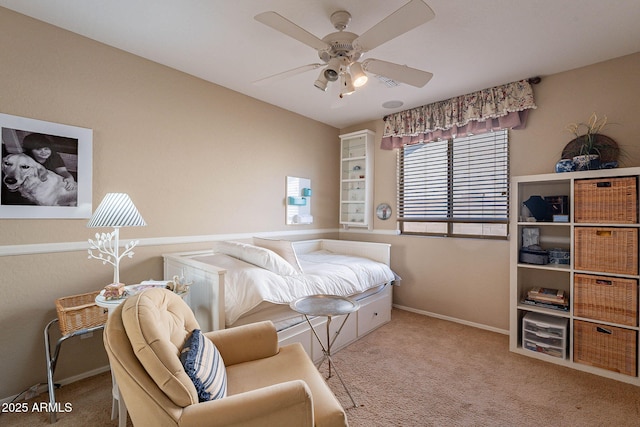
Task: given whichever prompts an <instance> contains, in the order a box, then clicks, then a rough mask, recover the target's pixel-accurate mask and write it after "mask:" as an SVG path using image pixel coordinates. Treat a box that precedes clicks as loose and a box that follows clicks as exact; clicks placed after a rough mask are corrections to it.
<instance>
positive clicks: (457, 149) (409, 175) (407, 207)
mask: <svg viewBox="0 0 640 427" xmlns="http://www.w3.org/2000/svg"><path fill="white" fill-rule="evenodd" d="M508 220H509V149H508V131H507V130H500V131H495V132H489V133H484V134H480V135H471V136H466V137H462V138H454V139H452V140H445V141H434V142H429V143H422V144H415V145H406V146H404V147H402V148H401V149H400V150H399V155H398V221H399V223H400V231H401V233H403V234H438V235H445V236H470V237H506V236H507V224H508Z"/></svg>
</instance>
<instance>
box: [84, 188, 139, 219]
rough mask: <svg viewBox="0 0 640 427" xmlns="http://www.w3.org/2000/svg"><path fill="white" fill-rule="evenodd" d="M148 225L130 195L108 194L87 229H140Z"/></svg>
mask: <svg viewBox="0 0 640 427" xmlns="http://www.w3.org/2000/svg"><path fill="white" fill-rule="evenodd" d="M144 225H147V223H146V222H144V219H143V218H142V216H141V215H140V212H138V209H136V207H135V205H134V204H133V202H132V201H131V198H130V197H129V195H128V194H125V193H107V195H106V196H104V199H102V202H100V205H99V206H98V209H96V211H95V212H94V213H93V216H92V217H91V219H90V220H89V223H88V224H87V227H89V228H95V227H140V226H144Z"/></svg>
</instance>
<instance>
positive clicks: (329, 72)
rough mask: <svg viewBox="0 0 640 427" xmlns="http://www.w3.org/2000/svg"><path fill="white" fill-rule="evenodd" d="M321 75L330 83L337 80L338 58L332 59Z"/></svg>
mask: <svg viewBox="0 0 640 427" xmlns="http://www.w3.org/2000/svg"><path fill="white" fill-rule="evenodd" d="M323 73H324V77H325V78H326V79H327V80H328V81H330V82H335V81H336V80H338V77H339V76H340V60H339V59H338V58H332V59H331V60H330V61H329V63H328V64H327V68H325V69H324V71H323Z"/></svg>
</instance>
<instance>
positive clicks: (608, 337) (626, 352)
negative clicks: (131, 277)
mask: <svg viewBox="0 0 640 427" xmlns="http://www.w3.org/2000/svg"><path fill="white" fill-rule="evenodd" d="M573 338H574V339H573V360H574V361H575V362H578V363H583V364H585V365H590V366H596V367H598V368H603V369H607V370H609V371H614V372H620V373H622V374H625V375H631V376H636V372H637V369H636V367H637V363H636V343H637V341H638V335H637V332H636V331H634V330H631V329H624V328H616V327H615V326H607V325H599V324H597V323H591V322H583V321H581V320H575V321H574V322H573Z"/></svg>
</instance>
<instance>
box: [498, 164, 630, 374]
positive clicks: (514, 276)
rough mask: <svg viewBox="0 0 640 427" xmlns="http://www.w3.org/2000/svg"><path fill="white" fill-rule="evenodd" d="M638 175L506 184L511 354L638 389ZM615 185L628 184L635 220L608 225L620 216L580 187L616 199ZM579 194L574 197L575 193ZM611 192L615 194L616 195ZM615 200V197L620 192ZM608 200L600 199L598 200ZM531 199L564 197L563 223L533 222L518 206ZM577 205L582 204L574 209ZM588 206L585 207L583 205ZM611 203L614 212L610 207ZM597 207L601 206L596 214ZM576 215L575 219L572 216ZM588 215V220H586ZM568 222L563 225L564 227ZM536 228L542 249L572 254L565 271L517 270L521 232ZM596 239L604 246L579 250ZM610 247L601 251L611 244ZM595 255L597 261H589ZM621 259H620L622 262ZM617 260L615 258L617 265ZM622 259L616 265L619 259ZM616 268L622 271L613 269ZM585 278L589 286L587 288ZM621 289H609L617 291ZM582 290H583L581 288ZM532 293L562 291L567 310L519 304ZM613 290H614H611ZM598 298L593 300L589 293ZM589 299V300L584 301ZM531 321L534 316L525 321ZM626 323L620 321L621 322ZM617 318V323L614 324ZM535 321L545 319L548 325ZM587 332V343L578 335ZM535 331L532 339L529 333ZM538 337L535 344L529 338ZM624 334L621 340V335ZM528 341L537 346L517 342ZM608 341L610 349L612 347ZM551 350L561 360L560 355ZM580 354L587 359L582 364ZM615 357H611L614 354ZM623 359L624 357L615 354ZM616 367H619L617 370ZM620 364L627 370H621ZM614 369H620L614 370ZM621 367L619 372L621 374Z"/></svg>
mask: <svg viewBox="0 0 640 427" xmlns="http://www.w3.org/2000/svg"><path fill="white" fill-rule="evenodd" d="M639 176H640V168H637V167H634V168H619V169H607V170H596V171H584V172H568V173H554V174H544V175H530V176H520V177H514V178H513V179H512V199H511V218H512V219H511V222H510V233H511V240H510V257H511V267H510V319H509V330H510V336H509V349H510V350H511V351H512V352H515V353H519V354H522V355H525V356H529V357H533V358H536V359H540V360H544V361H547V362H551V363H556V364H559V365H563V366H567V367H570V368H573V369H578V370H581V371H586V372H590V373H593V374H596V375H600V376H604V377H608V378H611V379H615V380H618V381H622V382H626V383H631V384H634V385H640V379H639V377H638V372H639V371H640V369H639V366H638V332H639V330H640V328H639V325H640V322H639V320H640V319H639V318H638V309H637V306H638V281H639V280H640V275H639V273H638V233H639V229H640V225H639V224H638V213H637V212H638V206H637V204H638V200H639V197H638V187H639V185H638V177H639ZM620 180H626V182H632V183H633V185H634V187H633V190H627V193H626V195H623V196H622V198H623V199H624V200H623V202H626V205H627V207H630V208H633V209H635V219H631V220H627V221H618V220H617V219H608V218H609V217H610V216H611V215H610V214H611V213H612V212H614V211H616V210H619V209H621V208H620V204H619V203H618V202H619V197H618V202H615V201H614V202H611V199H608V198H607V197H596V199H597V200H598V201H599V203H592V204H591V205H589V204H587V205H585V203H583V200H586V198H585V196H584V195H583V193H582V189H583V188H584V187H585V185H590V186H592V187H593V188H594V190H593V191H604V192H607V191H614V187H615V186H616V185H617V184H616V183H617V182H619V181H620ZM578 188H580V189H581V190H580V192H578ZM616 191H617V190H616ZM618 194H620V192H618ZM604 195H605V196H606V194H604ZM531 196H542V197H551V196H567V198H568V208H569V213H568V217H565V218H563V217H558V218H556V221H553V220H551V221H544V222H543V221H536V222H533V221H532V220H531V219H530V217H529V216H528V211H527V210H526V208H524V209H523V206H524V202H525V201H527V200H528V199H529V198H530V197H531ZM576 199H578V200H580V203H578V202H577V201H576ZM589 200H590V199H589ZM616 203H617V204H616ZM595 205H599V207H598V206H595ZM592 210H596V211H600V212H604V213H605V215H604V216H603V217H602V218H601V219H589V218H588V217H589V215H595V216H597V212H596V214H593V213H592V212H591V211H592ZM576 211H577V212H576ZM585 213H587V215H586V216H587V219H585V215H584V214H585ZM565 220H566V222H565ZM530 227H533V228H538V230H539V242H540V246H542V249H546V250H548V249H554V248H559V249H563V250H568V251H569V252H570V262H569V264H559V263H550V264H543V265H538V264H530V263H523V262H520V258H519V251H520V250H521V249H522V234H523V230H524V229H525V228H530ZM585 232H586V233H590V234H591V235H593V236H596V237H595V238H596V239H598V238H602V239H607V240H606V241H604V242H603V244H598V243H599V242H596V243H595V244H593V243H585V240H584V239H583V238H582V236H583V234H584V233H585ZM610 242H612V243H611V245H612V246H607V245H609V243H610ZM593 254H596V255H593ZM620 254H621V255H620ZM598 257H604V258H607V257H613V258H611V259H606V260H605V262H603V263H601V264H600V265H598V266H595V264H594V266H592V265H590V263H591V261H594V260H596V259H597V258H598ZM616 257H617V258H616ZM619 258H622V259H619ZM618 262H621V263H622V264H625V266H624V268H623V269H618V270H616V268H615V267H614V265H615V264H617V263H618ZM585 278H587V279H588V278H593V280H592V281H591V282H590V283H587V282H585V281H584V280H585ZM621 283H622V284H623V285H624V286H627V287H626V288H625V289H622V288H615V286H617V285H618V284H621ZM585 286H586V287H585ZM533 287H544V288H554V289H560V290H563V291H564V292H565V293H566V294H567V295H568V296H569V310H568V311H561V310H557V309H552V308H545V307H540V306H533V305H529V304H527V303H525V302H524V298H525V297H526V295H527V292H528V290H529V289H531V288H533ZM614 288H615V289H614ZM595 291H598V292H602V293H600V294H597V295H596V294H594V293H593V292H595ZM589 292H591V294H589V295H590V296H589V295H588V293H589ZM594 295H595V298H593V299H592V300H590V301H592V302H590V303H589V304H591V306H589V304H586V303H585V300H586V298H587V296H589V298H591V297H594ZM529 313H534V314H533V315H529V316H527V315H528V314H529ZM621 313H624V314H625V315H626V318H625V320H620V319H621V317H620V316H618V315H619V314H621ZM616 316H617V317H616ZM540 319H547V320H549V321H548V322H545V321H544V320H540ZM562 324H566V332H565V333H564V335H563V334H562V333H560V334H558V335H557V336H555V337H554V336H550V335H549V334H547V333H546V332H545V330H544V329H545V328H546V327H548V328H550V330H557V328H560V326H558V325H562ZM585 326H586V327H588V328H592V329H591V332H589V331H587V335H585V333H584V330H583V328H584V327H585ZM531 331H533V332H531ZM536 332H537V333H538V336H537V337H536V336H535V333H536ZM620 334H623V335H620ZM523 337H527V338H529V337H533V338H534V340H533V341H534V342H535V341H536V339H535V338H537V340H538V341H539V342H540V343H541V344H540V345H539V347H538V348H537V349H536V344H531V342H530V341H528V340H525V341H523ZM554 340H556V341H557V344H558V345H557V346H556V348H555V349H554V350H555V355H554V352H552V351H547V349H548V347H547V344H548V343H553V342H554ZM612 340H614V341H612ZM557 348H561V349H566V350H562V351H563V352H565V353H564V354H558V353H557ZM585 352H590V353H589V354H587V355H586V356H585ZM616 352H617V353H616ZM621 353H622V354H621ZM616 360H618V361H621V362H620V363H617V362H616ZM625 361H626V362H625ZM619 365H620V366H619ZM621 365H625V366H621Z"/></svg>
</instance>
